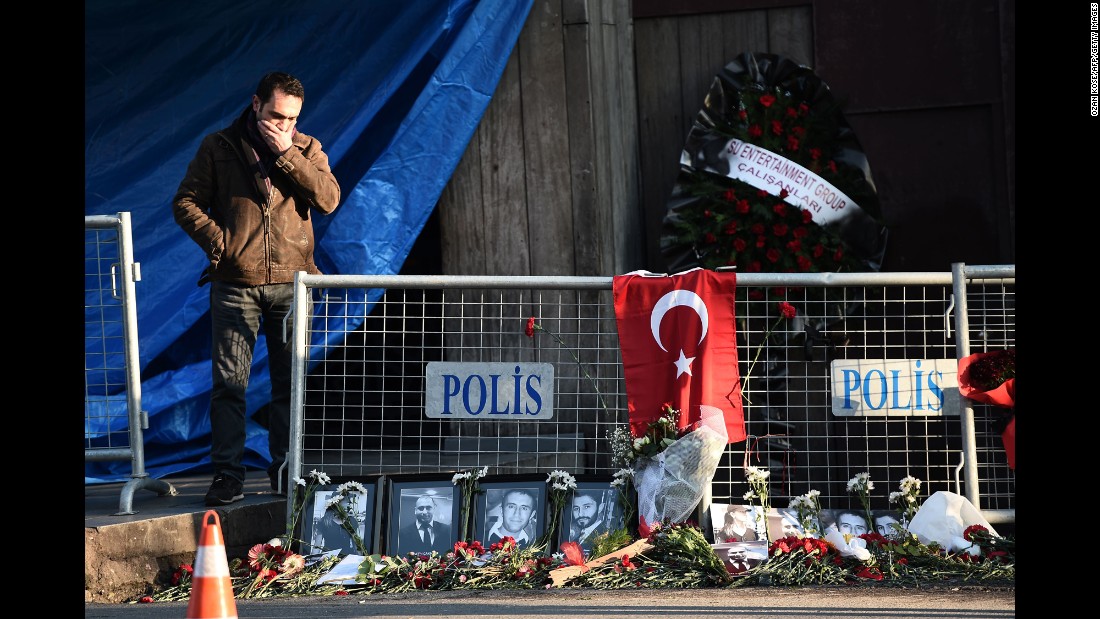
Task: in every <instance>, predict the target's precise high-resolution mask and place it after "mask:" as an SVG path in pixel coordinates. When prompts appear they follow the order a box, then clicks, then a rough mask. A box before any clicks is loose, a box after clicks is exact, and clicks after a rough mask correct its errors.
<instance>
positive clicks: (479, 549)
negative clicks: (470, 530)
mask: <svg viewBox="0 0 1100 619" xmlns="http://www.w3.org/2000/svg"><path fill="white" fill-rule="evenodd" d="M455 554H457V555H460V556H463V557H466V558H467V559H471V558H472V559H476V558H478V557H480V556H481V555H483V554H485V547H484V546H482V545H481V542H479V541H477V540H474V541H472V542H455Z"/></svg>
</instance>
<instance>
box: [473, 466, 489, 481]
mask: <svg viewBox="0 0 1100 619" xmlns="http://www.w3.org/2000/svg"><path fill="white" fill-rule="evenodd" d="M488 474H489V467H488V466H483V467H481V470H480V471H478V472H477V477H475V479H481V478H482V477H485V476H486V475H488Z"/></svg>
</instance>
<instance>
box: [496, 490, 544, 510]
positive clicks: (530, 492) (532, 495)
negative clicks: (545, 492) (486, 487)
mask: <svg viewBox="0 0 1100 619" xmlns="http://www.w3.org/2000/svg"><path fill="white" fill-rule="evenodd" d="M517 493H518V494H522V495H524V496H526V497H528V498H530V499H531V507H532V508H533V507H534V506H535V504H537V503H538V501H539V498H538V497H537V496H535V491H534V490H531V489H528V488H509V489H508V490H505V491H504V494H503V495H501V497H500V504H501V505H502V506H503V505H504V504H505V503H507V502H508V495H509V494H517Z"/></svg>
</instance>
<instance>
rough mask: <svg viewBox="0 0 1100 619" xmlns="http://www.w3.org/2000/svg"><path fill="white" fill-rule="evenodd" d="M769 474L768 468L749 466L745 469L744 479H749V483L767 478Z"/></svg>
mask: <svg viewBox="0 0 1100 619" xmlns="http://www.w3.org/2000/svg"><path fill="white" fill-rule="evenodd" d="M769 475H771V471H769V470H768V469H762V468H760V467H758V466H749V467H747V468H746V469H745V479H747V480H749V483H750V484H752V483H759V482H762V481H764V480H766V479H767V478H768V476H769Z"/></svg>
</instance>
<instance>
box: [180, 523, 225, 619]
mask: <svg viewBox="0 0 1100 619" xmlns="http://www.w3.org/2000/svg"><path fill="white" fill-rule="evenodd" d="M210 518H213V519H214V523H213V524H210ZM214 618H217V619H237V603H236V602H234V601H233V581H232V580H231V579H230V578H229V559H228V557H226V556H225V543H224V542H223V541H222V526H221V520H219V519H218V512H216V511H214V510H212V509H211V510H209V511H207V512H206V515H205V516H203V517H202V534H201V535H200V536H199V549H198V552H197V553H196V554H195V571H194V573H193V574H192V575H191V601H190V602H189V603H188V604H187V619H214Z"/></svg>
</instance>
